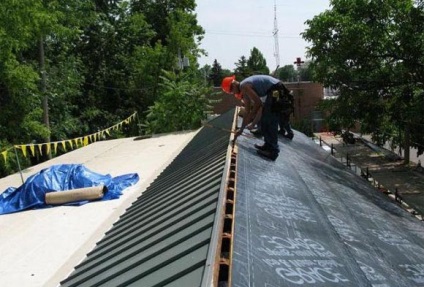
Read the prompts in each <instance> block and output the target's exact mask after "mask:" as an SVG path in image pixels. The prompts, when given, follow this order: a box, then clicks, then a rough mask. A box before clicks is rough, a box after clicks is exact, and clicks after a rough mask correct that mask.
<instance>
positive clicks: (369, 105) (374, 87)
mask: <svg viewBox="0 0 424 287" xmlns="http://www.w3.org/2000/svg"><path fill="white" fill-rule="evenodd" d="M330 3H331V10H327V11H325V12H323V13H321V14H320V15H318V16H315V17H314V18H313V19H311V20H308V21H307V25H309V28H308V29H307V30H306V31H305V32H304V33H303V38H304V39H305V40H307V41H308V42H310V43H312V45H311V46H310V48H309V49H308V54H309V56H310V57H311V58H312V62H311V69H312V70H313V73H314V77H316V80H318V81H320V82H322V83H323V84H324V86H328V87H332V88H335V89H338V90H339V91H340V97H339V99H338V101H337V105H336V107H337V109H340V110H343V109H344V110H346V111H349V112H348V113H346V114H344V115H342V113H337V114H338V116H339V117H343V118H345V119H347V120H348V121H350V122H353V121H359V122H361V123H362V129H363V132H372V133H374V134H377V133H378V134H380V135H381V134H384V139H385V140H389V139H390V140H392V141H394V142H396V141H397V142H400V143H401V144H402V145H403V147H404V149H405V151H409V143H410V142H411V144H412V146H415V147H417V148H418V150H419V153H420V154H421V153H422V152H423V151H424V148H423V147H424V141H423V139H422V135H421V133H420V134H416V133H415V131H417V130H414V129H413V128H412V127H418V126H421V129H422V127H423V126H424V115H423V114H422V113H421V114H419V113H418V111H417V109H416V107H417V106H419V105H420V104H422V102H423V100H422V95H423V93H422V91H423V88H424V87H423V85H424V84H423V83H424V41H422V39H424V34H423V31H422V29H421V28H419V27H420V25H419V24H418V23H423V21H424V10H423V8H422V6H420V5H421V4H422V3H421V4H420V5H414V1H412V0H386V1H366V0H361V1H356V0H332V1H331V2H330ZM349 107H350V108H349ZM399 130H401V131H402V132H401V133H400V134H399ZM411 139H413V140H412V141H411ZM405 161H406V162H408V161H409V156H408V155H407V154H405Z"/></svg>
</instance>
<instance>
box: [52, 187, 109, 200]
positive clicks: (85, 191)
mask: <svg viewBox="0 0 424 287" xmlns="http://www.w3.org/2000/svg"><path fill="white" fill-rule="evenodd" d="M106 191H107V188H106V186H104V185H99V186H93V187H85V188H77V189H71V190H66V191H56V192H48V193H46V195H45V202H46V204H64V203H70V202H75V201H81V200H95V199H101V198H103V195H104V193H105V192H106Z"/></svg>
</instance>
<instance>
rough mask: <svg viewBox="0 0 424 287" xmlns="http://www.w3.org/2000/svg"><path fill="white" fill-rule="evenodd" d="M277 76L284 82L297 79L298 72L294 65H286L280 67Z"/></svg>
mask: <svg viewBox="0 0 424 287" xmlns="http://www.w3.org/2000/svg"><path fill="white" fill-rule="evenodd" d="M277 78H279V79H280V80H282V81H284V82H294V81H295V80H296V79H297V72H296V70H295V69H294V67H293V65H285V66H284V67H281V68H279V69H278V71H277Z"/></svg>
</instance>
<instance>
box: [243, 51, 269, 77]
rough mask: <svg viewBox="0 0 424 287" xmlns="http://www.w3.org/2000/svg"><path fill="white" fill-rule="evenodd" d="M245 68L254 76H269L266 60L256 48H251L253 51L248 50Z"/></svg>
mask: <svg viewBox="0 0 424 287" xmlns="http://www.w3.org/2000/svg"><path fill="white" fill-rule="evenodd" d="M247 66H248V67H249V70H251V71H252V73H253V74H255V75H258V74H260V75H268V74H269V68H268V67H267V65H266V60H265V58H264V56H263V54H262V53H261V52H260V51H259V50H258V48H256V47H253V49H252V50H250V57H249V59H247Z"/></svg>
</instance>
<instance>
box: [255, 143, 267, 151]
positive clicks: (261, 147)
mask: <svg viewBox="0 0 424 287" xmlns="http://www.w3.org/2000/svg"><path fill="white" fill-rule="evenodd" d="M254 147H255V149H257V150H267V149H268V148H267V146H266V144H263V145H258V144H254Z"/></svg>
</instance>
